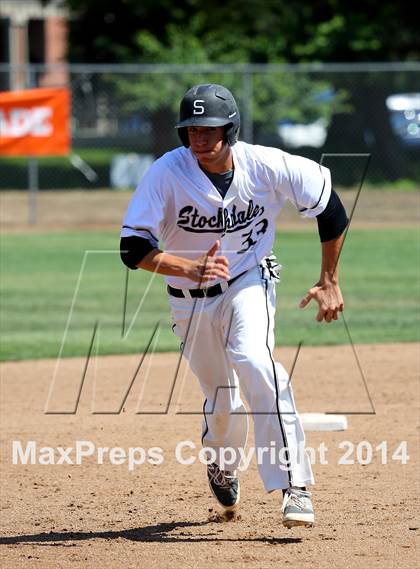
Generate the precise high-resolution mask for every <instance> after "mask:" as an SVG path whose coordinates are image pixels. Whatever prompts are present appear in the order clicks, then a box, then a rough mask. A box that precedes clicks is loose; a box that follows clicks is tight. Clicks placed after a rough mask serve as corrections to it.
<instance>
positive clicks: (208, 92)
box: [121, 84, 348, 527]
mask: <svg viewBox="0 0 420 569" xmlns="http://www.w3.org/2000/svg"><path fill="white" fill-rule="evenodd" d="M176 128H177V129H178V133H179V137H180V139H181V142H182V146H181V147H179V148H175V149H174V150H172V151H170V152H168V153H166V154H165V155H164V156H162V157H161V158H159V159H158V160H156V161H155V162H154V163H153V165H152V166H151V167H150V169H149V170H148V172H147V173H146V175H145V176H144V177H143V179H142V180H141V182H140V185H139V186H138V188H137V189H136V191H135V193H134V195H133V197H132V199H131V202H130V204H129V206H128V209H127V212H126V214H125V218H124V222H123V228H122V231H121V258H122V260H123V262H124V263H125V265H127V266H128V267H129V268H131V269H137V268H141V269H145V270H147V271H153V272H154V271H156V272H158V273H160V274H162V275H165V277H166V283H167V292H168V299H169V303H170V307H171V313H172V318H173V323H174V332H175V334H177V336H179V338H180V339H181V341H182V350H183V354H184V356H185V357H186V358H187V360H188V362H189V365H190V368H191V369H192V371H193V372H194V374H195V375H196V376H197V378H198V381H199V382H200V386H201V389H202V391H203V394H204V397H205V400H204V405H203V415H204V421H203V432H202V443H203V445H204V446H205V447H206V449H208V451H209V454H208V456H209V464H208V467H207V476H208V482H209V486H210V490H211V492H212V493H213V495H214V497H215V498H216V500H217V501H218V502H219V504H220V505H221V506H223V508H225V509H226V510H234V509H236V508H237V506H238V504H239V500H240V483H239V479H238V467H239V465H240V463H241V450H242V456H243V452H244V448H245V446H246V442H247V433H248V414H247V411H246V408H245V405H244V402H243V399H242V394H243V396H244V397H245V399H246V401H247V403H248V406H249V408H250V411H251V413H252V416H253V421H254V432H255V449H256V458H257V464H258V469H259V473H260V476H261V478H262V481H263V483H264V487H265V489H266V490H267V491H268V492H272V491H274V490H278V489H281V490H282V491H283V506H282V514H283V524H284V525H285V526H286V527H293V526H300V525H303V526H312V525H313V523H314V512H313V507H312V502H311V493H310V492H309V491H308V490H307V487H308V486H309V485H311V484H313V483H314V478H313V474H312V470H311V465H310V462H309V459H308V456H307V455H306V453H305V452H304V444H305V438H304V432H303V429H302V424H301V421H300V419H299V415H298V413H297V411H296V407H295V402H294V399H293V393H292V388H291V385H290V384H289V377H288V374H287V372H286V370H285V369H284V367H283V366H282V365H281V364H280V363H279V362H276V361H275V360H274V356H273V348H274V315H275V305H276V297H275V285H276V282H277V281H278V280H279V277H278V273H279V269H280V265H278V264H277V262H276V259H275V257H274V256H273V255H272V247H273V241H274V237H275V220H276V217H277V215H278V214H279V212H280V210H281V209H282V207H283V206H284V204H285V203H286V201H287V200H290V201H291V202H292V203H293V204H294V205H295V206H296V208H297V209H298V210H299V212H300V213H301V214H302V215H303V216H305V217H310V218H313V217H316V219H317V222H318V231H319V236H320V240H321V248H322V263H321V272H320V277H319V280H318V281H317V282H316V284H315V285H314V286H312V287H311V288H310V289H309V290H308V292H307V294H306V296H305V297H304V298H303V299H302V301H301V303H300V307H301V308H304V307H305V306H307V305H308V304H309V303H310V302H311V300H312V299H314V300H315V301H316V302H317V303H318V313H317V316H316V318H317V320H318V321H323V320H325V321H326V322H331V321H332V320H337V317H338V313H339V312H340V311H342V310H343V298H342V294H341V291H340V287H339V284H338V257H339V251H340V246H341V243H342V240H343V232H344V229H345V227H346V225H347V223H348V220H347V216H346V212H345V210H344V208H343V206H342V204H341V202H340V200H339V198H338V196H337V194H336V193H335V192H334V190H333V189H332V186H331V177H330V172H329V170H328V169H327V168H325V167H323V166H320V165H319V164H317V163H315V162H313V161H311V160H308V159H306V158H303V157H300V156H293V155H291V154H288V153H286V152H283V151H282V150H279V149H277V148H268V147H264V146H256V145H251V144H246V143H245V142H241V141H238V135H239V128H240V116H239V110H238V107H237V105H236V102H235V99H234V97H233V95H232V93H231V92H230V91H229V90H228V89H226V88H225V87H223V86H221V85H214V84H209V85H196V86H194V87H192V88H191V89H190V90H189V91H187V93H186V94H185V96H184V97H183V99H182V101H181V106H180V120H179V122H178V123H177V125H176ZM159 239H160V240H161V243H162V245H159ZM227 450H228V451H229V452H227Z"/></svg>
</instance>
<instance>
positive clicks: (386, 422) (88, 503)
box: [0, 344, 420, 569]
mask: <svg viewBox="0 0 420 569" xmlns="http://www.w3.org/2000/svg"><path fill="white" fill-rule="evenodd" d="M357 354H358V356H359V360H360V365H361V366H362V369H363V372H364V375H365V378H366V382H367V387H368V391H369V395H368V392H367V391H366V389H365V386H364V384H363V381H362V378H361V375H360V372H359V370H358V367H357V364H356V361H355V358H354V354H353V352H352V350H351V349H350V348H349V347H348V346H339V347H333V348H332V347H331V348H309V347H308V348H303V349H302V351H301V354H300V357H299V359H298V362H297V366H296V368H295V374H294V377H293V383H294V386H295V387H294V389H295V396H296V399H297V402H298V406H299V408H300V410H301V411H302V412H305V411H306V412H307V411H315V410H318V411H330V412H332V411H338V412H344V413H347V414H348V420H349V429H348V430H347V431H345V432H336V433H308V434H307V445H308V446H309V447H312V448H314V449H317V448H319V445H321V443H324V444H325V446H326V447H327V448H328V451H325V453H324V457H323V462H324V463H325V464H320V460H319V459H320V455H319V453H318V452H317V453H315V459H316V461H315V464H314V471H315V476H316V479H317V484H316V486H315V487H314V489H313V493H314V494H313V495H314V504H315V508H316V516H317V520H316V526H315V527H314V528H313V529H310V530H308V529H296V530H286V529H284V528H283V527H282V526H281V523H280V519H281V516H280V497H279V495H278V492H275V493H272V494H266V493H265V492H264V490H263V488H262V484H261V482H260V479H259V477H258V475H257V472H256V465H255V461H253V462H252V464H251V467H250V468H249V470H247V471H246V472H243V473H242V474H241V480H242V504H241V509H240V516H239V517H238V518H237V519H235V520H232V521H222V520H221V519H220V517H219V516H218V510H217V508H216V507H215V504H214V502H213V499H212V498H211V496H210V493H209V490H208V488H207V485H206V481H205V470H204V467H203V465H201V464H200V463H199V462H198V461H196V462H195V463H194V464H193V465H190V466H186V465H182V464H180V463H179V462H178V461H177V460H176V459H175V449H176V447H177V445H178V444H179V443H181V442H182V441H192V442H193V443H194V444H195V445H197V449H196V450H194V449H190V448H185V449H184V451H183V456H184V457H185V458H188V457H197V452H198V450H199V448H200V442H199V441H200V431H201V416H200V410H201V406H202V397H201V394H200V392H199V389H198V387H197V385H196V382H195V380H194V378H193V377H192V376H191V375H190V374H189V373H187V372H186V371H187V370H186V369H185V368H184V366H183V365H181V369H180V374H179V381H178V382H177V383H176V386H175V390H174V394H173V397H172V403H171V405H170V406H169V412H168V413H167V414H165V412H164V411H165V407H166V404H167V401H168V394H169V393H170V389H171V380H172V378H173V375H174V370H175V369H176V365H177V361H178V354H167V355H163V354H159V355H158V356H157V357H156V358H150V360H148V361H145V363H144V364H143V367H142V370H147V369H149V371H150V373H149V375H148V380H147V381H146V379H145V376H142V373H140V376H139V378H138V380H136V383H135V384H134V387H133V391H132V393H131V394H130V395H129V397H128V399H127V402H126V404H125V405H124V408H123V412H122V413H121V414H92V413H91V411H92V407H91V401H90V397H91V393H92V386H93V370H94V369H95V366H94V365H92V366H90V367H89V370H88V373H87V376H86V382H85V385H84V386H83V390H82V392H81V399H80V404H79V409H78V412H77V414H75V415H74V414H61V415H58V414H49V415H46V414H44V406H45V403H46V398H47V394H48V392H49V387H50V384H51V378H52V374H53V370H54V366H55V362H54V361H52V360H47V361H41V360H39V361H26V362H21V363H19V362H9V363H4V364H2V373H1V376H2V398H1V435H2V436H1V464H2V466H1V509H2V515H1V525H2V530H1V538H0V545H1V558H0V559H1V565H2V566H4V567H13V568H15V567H16V568H18V567H42V568H44V567H54V568H56V567H102V568H108V567H109V568H116V567H124V568H131V567H132V568H134V567H136V568H137V567H145V568H149V567H150V568H166V567H173V568H184V569H189V568H195V567H197V568H207V567H211V568H214V567H217V568H225V567H226V568H227V567H229V568H230V569H235V568H239V567H246V568H247V569H248V568H251V567H252V568H266V567H267V568H268V567H281V566H283V567H291V568H293V569H295V568H301V567H305V568H306V567H317V568H331V567H334V568H335V567H337V568H339V567H346V568H353V567H354V568H356V567H357V568H358V569H359V568H360V567H380V568H381V569H384V568H386V569H387V568H391V567H398V568H406V567H413V568H414V567H416V538H417V540H418V535H419V532H420V520H419V518H418V511H419V510H418V502H416V501H417V494H418V492H417V489H418V486H417V484H418V474H419V469H418V446H417V445H418V432H419V425H418V418H419V408H418V402H419V383H418V377H419V371H420V370H419V359H420V358H419V356H420V349H419V346H418V345H417V344H394V345H390V344H388V345H383V346H382V345H363V346H358V347H357ZM293 357H294V350H293V349H286V348H284V349H281V350H278V352H277V358H278V359H279V360H281V361H282V362H283V363H284V364H285V366H286V367H287V368H290V365H291V362H292V361H293ZM96 364H97V365H96V371H97V375H96V398H95V407H94V410H95V411H97V412H98V411H115V410H116V409H118V407H119V405H120V402H121V401H122V398H123V396H124V393H125V391H126V388H127V386H128V384H129V382H130V378H131V377H132V375H131V374H132V370H133V369H135V367H136V366H137V365H138V356H137V357H136V356H122V357H105V358H102V359H101V360H99V361H98V362H96ZM146 364H147V365H146ZM83 366H84V362H83V361H82V360H80V359H71V360H65V361H63V362H62V363H61V367H60V368H59V371H58V375H57V382H56V384H55V389H54V390H53V392H52V396H51V399H50V402H49V410H55V411H57V410H61V411H66V410H67V411H68V410H70V409H71V408H72V407H73V405H74V403H75V401H76V399H77V390H78V385H79V380H80V378H81V372H82V371H83ZM184 372H185V373H184ZM77 378H79V379H77ZM139 394H140V395H141V402H140V404H139V406H138V398H139ZM369 396H370V397H371V402H372V404H373V406H374V409H375V411H376V414H372V413H371V411H372V406H371V402H370V401H369ZM75 397H76V398H75ZM137 408H139V409H140V410H141V411H143V412H144V411H149V412H155V414H136V413H135V411H136V409H137ZM156 411H158V412H159V413H160V414H156ZM180 411H182V413H183V414H180ZM193 412H197V413H196V414H194V413H193ZM12 441H18V442H20V444H21V446H22V447H23V448H25V447H26V445H27V443H28V441H35V442H36V444H37V445H38V447H37V448H38V451H39V449H40V447H46V446H48V447H58V446H61V447H64V448H67V447H73V448H74V447H75V444H76V441H90V442H91V443H93V445H96V446H95V452H96V448H97V447H98V446H101V447H122V449H123V450H124V451H125V452H128V449H129V448H130V447H143V448H144V449H146V452H147V451H148V449H150V448H151V447H160V448H161V449H162V453H161V456H162V457H163V458H164V460H163V463H162V464H160V465H152V464H149V463H147V461H146V463H145V464H141V465H138V466H136V467H135V468H134V469H133V471H131V472H130V471H129V468H128V465H127V462H124V463H123V464H119V465H118V464H110V460H109V455H107V454H105V455H104V460H103V462H104V463H103V464H97V462H98V461H97V460H95V459H94V458H93V457H89V458H85V459H84V460H83V461H82V464H80V465H77V464H73V465H71V464H49V465H48V464H28V465H22V464H16V465H13V464H12V458H13V457H12ZM345 441H350V442H351V443H353V445H354V446H355V450H354V452H350V453H349V456H348V457H347V462H350V463H349V464H339V461H340V460H341V461H343V460H344V458H345V451H346V449H347V448H348V449H351V446H350V444H349V443H348V444H347V443H345V444H344V445H342V447H340V444H342V443H343V442H345ZM362 441H366V443H363V444H362V445H360V443H361V442H362ZM402 441H407V450H408V455H409V459H408V462H407V464H402V463H401V461H400V460H398V458H401V456H396V455H394V458H393V453H394V451H395V450H396V449H397V448H398V447H399V445H400V443H401V442H402ZM384 442H385V443H386V445H387V446H385V443H384ZM249 443H250V444H253V439H252V438H251V439H250V441H249ZM381 443H383V444H382V445H381V446H380V447H379V450H375V449H376V447H378V445H380V444H381ZM86 444H87V443H86ZM369 445H370V448H372V449H373V453H372V457H371V458H370V459H369V456H368V454H369V450H368V448H369ZM86 448H87V447H86ZM357 448H358V451H359V452H358V453H357V452H356V449H357ZM400 450H401V447H400ZM119 452H120V454H119V455H118V451H114V459H115V460H118V456H119V458H120V459H121V457H122V454H121V453H122V451H119ZM42 453H44V454H43V456H44V462H45V461H47V462H48V455H47V454H46V451H45V449H44V451H41V455H42ZM41 455H40V456H41ZM36 456H38V455H36ZM69 456H70V460H73V461H74V460H75V456H74V454H70V455H69ZM45 457H47V458H45ZM50 458H51V457H50ZM59 458H60V454H59V453H58V454H57V453H55V460H57V459H59ZM62 460H63V461H64V462H66V459H65V458H63V457H62ZM344 461H346V460H344ZM352 461H353V464H352V463H351V462H352ZM363 462H367V464H361V463H363Z"/></svg>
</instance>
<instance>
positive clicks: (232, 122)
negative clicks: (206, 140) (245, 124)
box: [175, 84, 241, 148]
mask: <svg viewBox="0 0 420 569" xmlns="http://www.w3.org/2000/svg"><path fill="white" fill-rule="evenodd" d="M240 125H241V120H240V116H239V109H238V106H237V104H236V101H235V99H234V97H233V95H232V93H231V92H230V91H229V89H226V87H223V85H216V84H207V85H195V86H194V87H191V89H189V90H188V91H187V92H186V93H185V95H184V97H183V99H182V101H181V105H180V110H179V122H178V123H177V124H176V127H175V128H177V129H178V134H179V138H180V139H181V141H182V144H183V145H184V146H185V147H187V148H188V147H189V145H190V141H189V139H188V131H187V127H189V126H226V130H225V135H226V141H227V143H228V144H229V146H233V145H234V144H235V143H236V142H237V141H238V136H239V127H240Z"/></svg>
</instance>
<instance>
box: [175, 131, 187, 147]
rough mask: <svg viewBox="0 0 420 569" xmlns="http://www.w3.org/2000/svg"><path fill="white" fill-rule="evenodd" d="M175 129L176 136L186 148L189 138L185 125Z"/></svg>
mask: <svg viewBox="0 0 420 569" xmlns="http://www.w3.org/2000/svg"><path fill="white" fill-rule="evenodd" d="M177 130H178V136H179V138H180V139H181V142H182V144H183V145H184V146H185V148H188V147H189V146H190V139H189V138H188V129H187V127H184V128H178V129H177Z"/></svg>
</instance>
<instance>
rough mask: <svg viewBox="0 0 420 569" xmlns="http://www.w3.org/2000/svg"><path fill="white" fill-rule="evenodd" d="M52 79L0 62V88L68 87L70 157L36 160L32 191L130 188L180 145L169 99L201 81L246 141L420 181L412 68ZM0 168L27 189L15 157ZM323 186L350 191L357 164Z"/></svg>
mask: <svg viewBox="0 0 420 569" xmlns="http://www.w3.org/2000/svg"><path fill="white" fill-rule="evenodd" d="M59 70H60V73H57V68H56V67H55V68H53V67H48V66H45V65H32V66H25V67H16V66H15V67H11V66H8V65H0V89H1V90H3V91H5V90H9V89H12V88H16V86H20V87H37V86H45V85H46V84H48V86H68V87H69V88H70V90H71V97H72V149H73V150H72V152H73V154H72V155H71V156H70V157H69V158H49V159H40V160H39V187H40V189H48V190H53V189H75V188H86V189H89V188H120V187H133V186H134V185H135V184H136V183H137V181H138V179H139V177H141V175H142V173H143V172H144V170H145V169H146V168H147V167H148V165H149V164H150V163H151V161H152V160H153V159H154V158H156V157H158V156H160V155H161V154H163V153H164V152H166V151H168V150H170V149H172V148H174V147H176V146H179V144H180V141H179V139H178V138H177V133H176V130H175V129H174V124H175V122H176V119H177V111H178V106H179V101H180V99H181V97H182V95H183V94H184V92H185V91H186V90H187V89H188V88H189V87H190V86H191V85H193V84H197V83H207V82H212V83H222V84H224V85H226V86H227V87H228V88H230V89H231V90H232V92H233V93H234V95H235V97H236V99H237V101H238V105H239V108H240V111H241V138H242V139H243V140H245V141H247V142H252V143H255V144H263V145H268V146H275V147H279V148H282V149H284V150H287V151H288V152H291V153H295V154H300V155H303V156H307V157H309V158H312V159H315V160H318V161H319V160H320V159H321V157H322V155H323V154H325V153H327V154H340V155H342V154H347V153H349V154H371V161H370V164H369V170H368V173H367V179H368V180H369V181H370V182H372V183H378V184H381V183H385V182H392V181H395V180H400V179H404V180H414V181H416V180H417V181H418V180H419V179H420V63H401V64H397V63H394V64H340V65H338V64H337V65H327V64H325V65H324V64H318V65H316V64H310V65H309V64H308V65H236V66H235V65H233V66H232V65H212V66H210V65H187V66H182V65H177V66H173V65H171V66H170V65H68V66H66V67H64V68H63V67H61V68H60V69H59ZM54 77H55V78H56V79H54ZM0 121H1V114H0ZM343 164H344V162H341V165H343ZM0 171H1V175H0V189H26V188H27V187H28V166H27V161H26V160H25V159H10V158H9V159H5V158H1V157H0ZM334 178H335V182H336V183H337V184H338V185H341V186H343V185H344V186H351V185H355V184H357V183H358V182H359V180H360V167H359V165H356V166H354V167H353V165H352V162H351V161H348V162H346V165H345V167H340V168H336V171H335V172H334Z"/></svg>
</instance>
